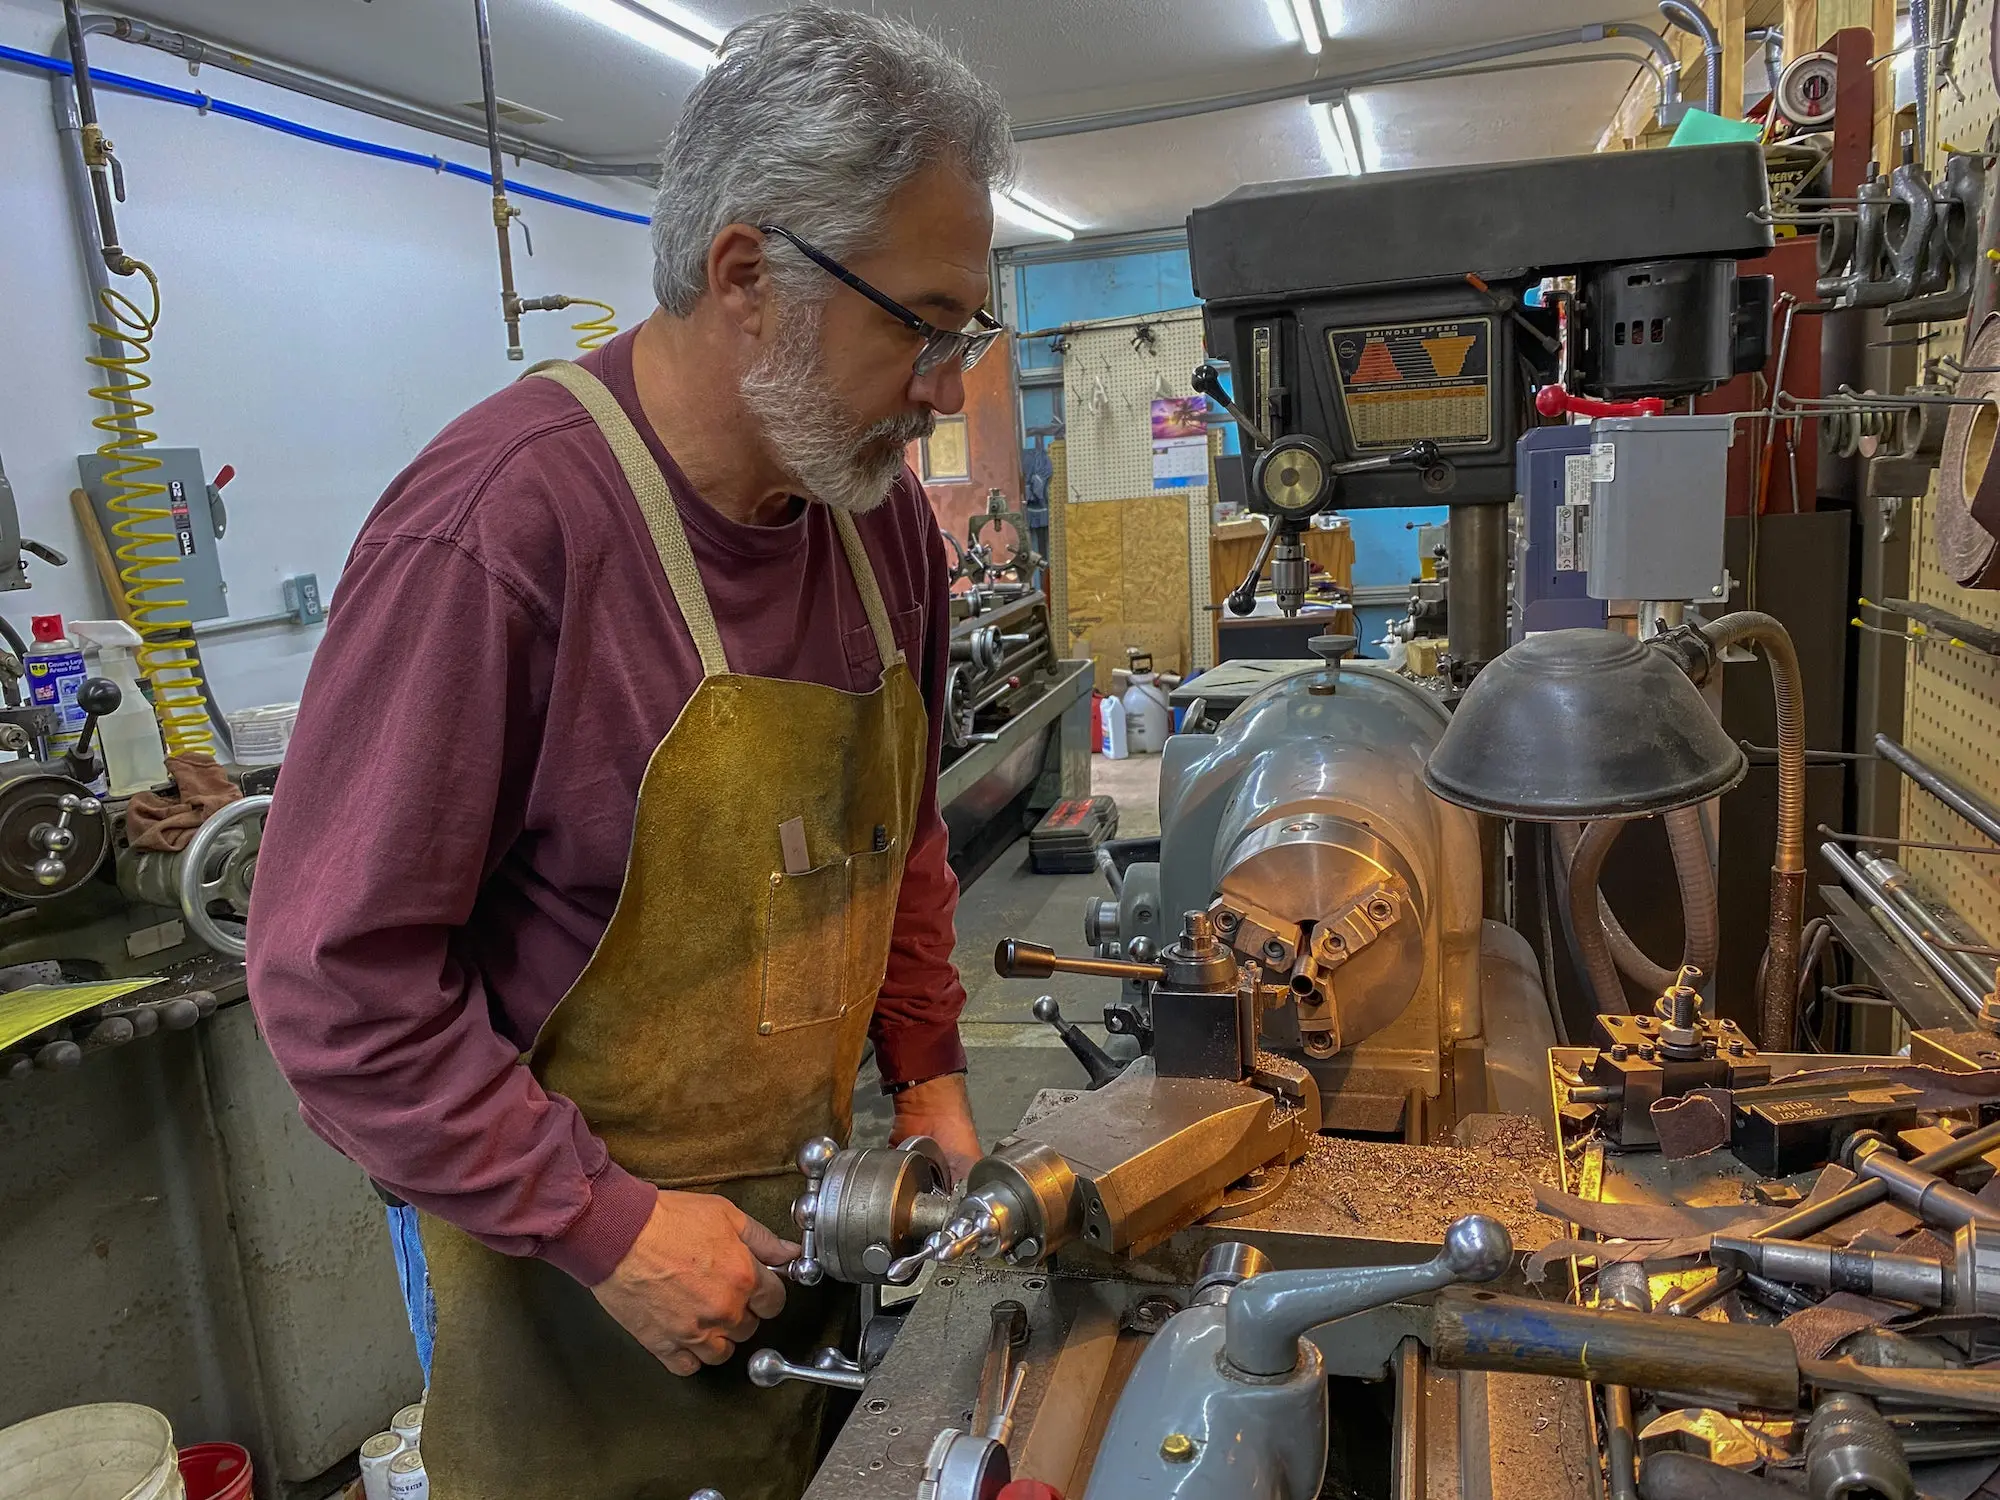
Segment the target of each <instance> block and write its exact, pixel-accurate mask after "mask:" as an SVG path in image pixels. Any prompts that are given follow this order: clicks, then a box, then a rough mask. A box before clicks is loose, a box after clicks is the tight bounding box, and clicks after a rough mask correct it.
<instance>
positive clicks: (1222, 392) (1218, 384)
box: [1188, 360, 1271, 448]
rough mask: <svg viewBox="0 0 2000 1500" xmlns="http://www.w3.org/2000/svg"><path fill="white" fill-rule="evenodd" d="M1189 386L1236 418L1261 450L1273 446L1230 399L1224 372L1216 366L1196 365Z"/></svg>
mask: <svg viewBox="0 0 2000 1500" xmlns="http://www.w3.org/2000/svg"><path fill="white" fill-rule="evenodd" d="M1188 384H1190V385H1192V386H1193V387H1194V388H1195V392H1196V393H1197V394H1198V395H1203V396H1206V397H1208V399H1209V400H1211V401H1213V402H1214V403H1215V404H1216V405H1217V406H1219V407H1221V408H1222V409H1223V410H1224V411H1226V412H1228V413H1229V415H1230V416H1232V417H1234V418H1235V419H1236V425H1237V426H1238V427H1239V428H1241V429H1242V430H1243V431H1244V433H1246V434H1247V435H1248V436H1249V438H1250V440H1251V441H1252V442H1253V443H1255V444H1256V445H1257V446H1258V447H1259V448H1268V447H1270V446H1271V439H1270V437H1269V435H1268V434H1267V433H1265V431H1264V429H1263V428H1261V427H1259V426H1258V425H1257V423H1256V422H1254V421H1252V420H1251V418H1250V414H1249V413H1248V412H1246V411H1244V410H1243V408H1242V407H1240V406H1238V405H1237V404H1236V403H1235V402H1234V401H1232V400H1230V399H1229V387H1228V386H1226V385H1224V384H1223V383H1222V372H1221V371H1220V370H1218V369H1216V368H1215V366H1214V365H1212V364H1210V363H1209V362H1208V361H1207V360H1203V361H1202V362H1201V363H1200V364H1198V365H1196V366H1195V367H1194V374H1193V375H1191V376H1190V377H1189V378H1188Z"/></svg>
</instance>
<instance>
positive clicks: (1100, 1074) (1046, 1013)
mask: <svg viewBox="0 0 2000 1500" xmlns="http://www.w3.org/2000/svg"><path fill="white" fill-rule="evenodd" d="M1035 1019H1036V1020H1037V1021H1040V1022H1042V1023H1043V1024H1044V1025H1048V1026H1053V1027H1055V1029H1056V1035H1057V1036H1059V1037H1061V1038H1062V1041H1063V1045H1064V1046H1065V1047H1067V1048H1069V1050H1070V1055H1071V1056H1072V1057H1074V1058H1075V1059H1076V1060H1077V1061H1078V1062H1080V1063H1082V1064H1083V1070H1084V1072H1086V1073H1088V1074H1089V1075H1090V1086H1091V1087H1092V1088H1094V1089H1100V1088H1103V1087H1104V1085H1105V1084H1107V1083H1109V1082H1111V1080H1112V1079H1114V1078H1116V1077H1117V1076H1118V1075H1119V1074H1120V1073H1122V1072H1124V1071H1125V1069H1124V1066H1123V1065H1122V1064H1121V1063H1119V1062H1118V1061H1117V1059H1115V1058H1113V1057H1112V1056H1111V1055H1110V1054H1109V1053H1107V1052H1106V1051H1105V1050H1104V1049H1103V1048H1102V1047H1100V1046H1098V1045H1097V1043H1095V1042H1093V1041H1092V1040H1091V1039H1090V1038H1089V1037H1087V1036H1085V1035H1084V1034H1083V1033H1082V1032H1081V1031H1079V1030H1077V1028H1076V1027H1075V1026H1074V1025H1073V1024H1071V1023H1070V1022H1068V1021H1065V1020H1064V1019H1063V1013H1062V1007H1061V1006H1059V1005H1057V1004H1056V997H1055V996H1054V995H1044V996H1042V997H1041V999H1039V1000H1037V1001H1036V1002H1035Z"/></svg>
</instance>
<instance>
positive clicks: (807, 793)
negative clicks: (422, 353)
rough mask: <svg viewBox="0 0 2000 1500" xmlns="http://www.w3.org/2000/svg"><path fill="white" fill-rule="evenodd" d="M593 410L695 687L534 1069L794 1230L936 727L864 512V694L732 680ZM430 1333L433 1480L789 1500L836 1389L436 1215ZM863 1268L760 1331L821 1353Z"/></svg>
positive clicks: (650, 779)
mask: <svg viewBox="0 0 2000 1500" xmlns="http://www.w3.org/2000/svg"><path fill="white" fill-rule="evenodd" d="M531 373H532V374H537V375H542V376H545V377H546V378H549V379H552V380H555V381H557V382H558V383H560V384H561V385H563V386H564V387H565V388H566V389H568V390H569V391H570V392H571V394H573V395H574V396H576V398H577V399H578V400H579V401H581V402H582V403H583V405H584V406H585V407H586V408H588V410H589V411H590V414H591V416H592V417H594V418H595V419H596V421H597V425H598V427H599V428H600V429H601V430H602V431H603V433H604V436H605V437H606V439H607V440H608V441H609V442H610V445H611V450H612V452H613V453H614V454H615V455H616V456H617V459H618V462H619V464H620V466H621V467H622V468H623V470H624V472H625V477H626V480H627V481H628V482H629V483H630V484H631V487H632V491H633V494H634V496H635V497H636V499H637V500H638V503H639V508H640V510H641V511H642V512H643V513H644V515H645V518H646V523H647V526H648V528H649V529H650V530H651V532H652V535H653V541H654V543H655V545H656V546H657V547H658V549H659V554H660V561H661V564H662V565H663V567H664V568H665V570H666V575H667V580H668V582H669V583H670V584H671V585H672V588H673V594H674V598H675V600H676V602H677V603H678V604H679V606H680V611H681V615H682V617H683V618H684V619H685V620H686V622H687V626H688V630H689V632H690V634H691V635H692V636H693V638H694V643H695V646H696V648H697V649H698V650H699V652H700V654H701V661H702V672H703V675H702V680H701V684H700V686H698V687H697V688H696V689H695V691H694V694H693V695H692V696H691V697H690V698H689V699H688V701H687V705H686V707H684V708H683V709H682V710H681V713H680V716H679V718H677V719H676V720H675V722H674V724H673V727H672V728H671V729H670V730H668V732H667V737H666V738H665V739H663V740H662V741H661V742H660V744H659V747H658V748H657V749H656V750H654V752H653V756H652V759H651V761H650V762H649V763H648V765H647V767H646V774H645V778H644V780H643V781H642V782H641V783H640V786H639V802H638V809H637V814H636V817H635V819H634V824H633V831H632V848H631V853H630V856H629V858H628V860H627V862H626V867H625V882H624V885H623V887H622V888H621V890H620V891H619V895H618V906H617V910H616V911H615V912H614V913H613V915H612V918H611V922H610V925H609V926H608V927H606V929H605V931H604V936H603V938H602V939H601V940H600V941H599V943H598V945H597V949H596V951H595V952H594V953H593V954H592V955H591V957H590V961H589V963H588V964H587V965H585V967H584V970H583V973H582V974H581V975H580V976H579V977H578V978H577V981H576V983H575V984H574V985H572V986H571V987H570V990H569V992H568V993H567V994H566V995H564V996H563V998H562V1001H561V1002H560V1003H559V1004H558V1005H557V1007H556V1009H555V1011H554V1012H553V1013H552V1014H551V1015H550V1017H549V1019H548V1021H547V1022H546V1024H544V1025H543V1027H542V1029H541V1033H540V1035H539V1036H537V1037H536V1039H535V1044H534V1047H533V1049H532V1051H531V1052H530V1053H529V1055H528V1058H527V1061H528V1064H529V1066H530V1067H532V1068H533V1070H534V1073H535V1076H536V1077H537V1078H538V1079H539V1080H540V1081H541V1083H542V1085H543V1086H544V1087H545V1088H546V1089H548V1090H549V1091H550V1092H551V1093H556V1094H561V1095H564V1096H565V1097H567V1098H569V1099H571V1100H573V1101H574V1102H575V1103H576V1105H577V1107H578V1108H579V1109H580V1110H582V1112H583V1117H584V1119H585V1120H587V1121H588V1122H589V1124H590V1126H591V1128H592V1129H593V1130H595V1131H596V1132H597V1133H598V1134H599V1135H600V1136H601V1137H602V1138H603V1140H604V1142H605V1144H606V1145H607V1146H608V1147H609V1149H610V1152H611V1157H612V1159H613V1160H614V1161H616V1162H617V1163H619V1165H621V1166H623V1167H624V1168H625V1169H626V1170H627V1171H630V1172H632V1173H634V1174H635V1175H637V1176H639V1177H641V1178H644V1179H646V1180H647V1181H649V1182H652V1183H654V1184H656V1185H657V1186H659V1187H662V1188H680V1189H691V1190H697V1191H703V1192H716V1193H720V1194H722V1195H723V1196H725V1197H727V1198H728V1199H730V1200H731V1201H732V1202H734V1203H736V1204H737V1205H738V1206H739V1207H740V1208H742V1210H743V1211H744V1212H745V1213H746V1214H748V1215H750V1216H751V1217H752V1218H755V1219H759V1220H761V1221H762V1222H763V1223H765V1224H766V1225H768V1226H769V1227H770V1228H772V1229H774V1230H776V1231H777V1232H778V1233H779V1234H781V1235H783V1236H785V1237H786V1238H793V1237H795V1235H796V1230H794V1228H793V1227H792V1223H791V1214H790V1207H791V1199H792V1197H793V1195H794V1194H795V1193H797V1192H798V1191H799V1190H800V1188H801V1185H802V1179H800V1177H799V1176H798V1174H797V1172H796V1169H795V1168H794V1165H793V1157H794V1155H795V1153H796V1152H797V1150H798V1148H799V1146H800V1144H801V1143H802V1142H804V1141H805V1140H807V1139H808V1138H810V1137H812V1136H816V1135H830V1136H833V1137H834V1138H836V1139H837V1140H840V1141H842V1142H845V1141H846V1139H847V1136H848V1132H849V1129H850V1127H851V1125H852V1123H853V1098H852V1096H853V1090H854V1080H855V1074H856V1072H857V1071H858V1069H859V1067H860V1061H861V1052H862V1048H863V1045H864V1043H865V1041H866V1038H867V1033H868V1022H869V1017H870V1015H871V1013H872V1012H873V1009H874V1004H875V996H876V991H877V989H878V988H879V987H880V985H881V982H882V976H883V973H884V970H885V968H886V966H887V963H888V955H889V938H890V929H891V927H892V925H893V923H894V919H895V912H896V898H897V892H898V890H899V888H900V886H901V883H902V874H903V858H904V855H905V853H906V851H907V850H908V848H909V843H910V835H911V832H912V829H913V826H914V824H915V821H916V811H917V801H918V795H919V792H920V790H921V787H922V782H923V775H924V762H925V751H926V748H927V724H926V719H925V712H924V702H923V697H922V694H921V693H920V692H919V691H918V688H917V685H916V682H915V680H914V679H913V678H912V677H911V675H910V669H909V667H908V665H907V664H906V663H905V661H904V660H903V656H902V653H901V652H899V651H898V650H897V649H896V643H895V640H894V637H893V636H892V635H891V633H890V628H889V617H888V612H887V610H886V609H885V608H884V607H883V603H882V594H881V590H880V589H879V588H878V587H877V585H876V580H875V574H874V571H873V569H872V568H871V567H870V565H869V561H868V554H867V552H866V550H865V549H864V548H863V546H862V543H861V538H860V535H859V533H858V532H857V531H856V529H855V526H854V522H853V520H852V519H851V518H850V517H849V516H847V515H846V514H844V513H842V512H839V511H836V512H834V514H833V520H834V524H835V526H836V528H837V529H838V532H839V536H840V540H841V543H842V546H843V548H844V550H845V551H846V553H847V560H848V564H849V566H850V567H851V569H852V570H853V576H854V582H855V586H856V589H857V590H858V591H859V593H860V595H861V600H862V603H863V605H864V606H865V608H866V611H867V615H868V623H869V625H870V626H871V627H872V630H873V635H874V639H875V644H876V647H877V649H878V652H879V654H880V657H881V661H882V676H881V681H880V683H879V684H878V685H877V686H876V688H875V689H874V690H873V691H872V692H869V693H866V694H855V693H847V692H842V691H839V690H838V689H835V688H830V687H825V686H822V685H819V684H816V683H808V682H787V681H781V680H778V679H775V678H766V677H747V676H742V675H740V674H737V673H734V672H731V671H730V670H729V666H728V663H727V661H726V660H725V659H724V656H723V650H722V642H721V638H720V636H719V635H718V634H717V632H716V627H715V619H714V616H713V614H712V613H711V611H710V609H709V602H708V596H707V594H706V592H705V591H704V590H703V588H702V584H701V578H700V574H699V572H698V571H697V569H696V566H695V562H694V556H693V554H692V552H691V551H690V550H689V548H688V542H687V536H686V533H685V532H684V531H683V530H682V527H681V521H680V516H679V513H678V512H677V511H676V510H675V508H674V502H673V497H672V495H671V493H670V492H669V490H668V488H667V482H666V479H665V477H664V476H663V475H662V474H661V472H660V469H659V466H658V465H657V464H656V463H655V462H654V461H653V458H652V456H651V454H650V453H649V452H648V450H647V448H646V445H645V442H644V441H643V439H641V437H640V436H639V433H638V431H637V430H636V429H635V428H634V427H633V425H632V423H631V421H630V420H629V419H628V418H627V417H626V415H625V413H624V411H623V409H622V408H621V407H620V406H619V405H618V403H617V401H616V399H615V398H614V397H613V396H612V395H611V393H610V392H609V391H608V390H606V389H605V387H604V386H603V385H602V384H601V383H600V382H599V381H598V380H597V379H596V378H595V377H594V376H592V375H590V374H588V373H587V372H585V371H583V370H581V369H579V368H578V367H576V366H575V365H572V364H568V363H566V362H557V363H555V364H553V365H551V366H548V367H544V368H541V369H537V370H535V371H532V372H531ZM424 1246H425V1250H426V1252H427V1254H428V1256H429V1260H430V1274H431V1281H432V1285H433V1288H434V1290H435V1293H436V1298H437V1345H436V1350H435V1353H434V1356H433V1364H432V1370H431V1387H430V1393H429V1400H428V1404H427V1405H426V1407H425V1411H424V1461H425V1467H426V1468H427V1469H428V1471H429V1474H430V1484H431V1495H432V1496H433V1497H434V1500H517V1497H518V1500H568V1497H578V1500H584V1497H588V1500H687V1496H689V1495H690V1494H691V1493H693V1491H695V1490H696V1489H699V1488H702V1487H704V1486H711V1487H714V1488H716V1489H719V1490H721V1491H722V1493H723V1494H724V1495H725V1496H726V1497H727V1500H793V1497H796V1496H797V1495H799V1494H800V1493H801V1492H802V1491H803V1490H804V1488H805V1485H806V1482H807V1480H808V1479H809V1478H810V1477H811V1474H812V1471H813V1466H814V1464H815V1463H816V1462H817V1459H818V1455H819V1444H818V1434H819V1424H820V1417H821V1413H822V1411H823V1409H824V1406H825V1401H826V1394H827V1393H826V1391H825V1390H824V1389H822V1388H820V1387H817V1386H810V1385H804V1384H801V1383H799V1382H796V1381H791V1382H786V1383H785V1384H783V1385H780V1386H778V1387H776V1388H775V1389H772V1390H759V1389H757V1388H756V1387H754V1386H752V1385H751V1384H750V1383H749V1380H748V1377H747V1376H746V1374H745V1371H744V1366H745V1363H746V1360H747V1358H748V1353H749V1352H750V1351H749V1350H747V1349H746V1350H741V1351H739V1352H738V1353H737V1355H736V1356H735V1357H734V1358H733V1359H731V1360H730V1361H729V1362H728V1363H727V1364H724V1365H720V1366H716V1367H714V1368H704V1369H703V1370H702V1371H701V1372H700V1373H699V1374H698V1375H695V1376H693V1377H691V1378H684V1377H680V1376H676V1375H672V1374H669V1373H668V1372H667V1370H666V1368H665V1367H664V1366H663V1365H661V1364H660V1363H659V1361H658V1360H656V1359H655V1358H654V1357H653V1356H652V1355H651V1354H650V1353H648V1352H647V1351H646V1349H645V1348H644V1347H643V1346H641V1345H640V1344H639V1342H638V1341H637V1340H636V1339H634V1338H633V1337H632V1336H631V1335H630V1334H628V1333H627V1332H626V1331H625V1330H624V1329H623V1328H622V1327H620V1326H619V1325H618V1324H617V1323H616V1322H615V1321H614V1320H613V1319H612V1318H611V1316H610V1315H609V1314H608V1313H606V1312H605V1311H604V1310H603V1309H602V1308H601V1307H600V1306H599V1305H598V1302H597V1299H596V1298H595V1297H594V1296H592V1295H591V1292H590V1290H589V1288H587V1287H584V1286H581V1285H579V1284H578V1283H577V1282H576V1281H575V1280H573V1279H572V1278H571V1277H570V1276H568V1275H567V1274H565V1273H564V1272H562V1271H560V1270H558V1269H556V1268H555V1267H554V1266H551V1265H549V1264H548V1263H546V1262H544V1261H539V1260H531V1259H517V1258H514V1257H511V1256H506V1255H501V1254H499V1253H497V1252H495V1251H492V1250H489V1249H487V1248H486V1247H485V1246H483V1245H481V1244H480V1243H479V1242H478V1241H476V1240H474V1239H472V1238H471V1237H470V1236H469V1235H466V1234H465V1233H463V1232H462V1231H460V1230H457V1229H454V1228H453V1227H451V1226H450V1225H448V1224H446V1223H444V1222H443V1221H442V1220H439V1219H436V1218H432V1217H428V1216H427V1217H426V1218H425V1220H424ZM856 1306H857V1303H856V1299H855V1298H854V1293H853V1289H852V1288H843V1287H835V1286H833V1285H830V1284H829V1285H826V1286H822V1287H818V1288H805V1287H798V1286H787V1288H786V1306H785V1310H784V1312H783V1313H782V1314H780V1316H779V1317H778V1318H776V1319H774V1320H772V1321H771V1322H768V1323H766V1324H764V1325H763V1326H762V1327H761V1328H759V1330H758V1333H757V1335H756V1337H755V1339H754V1340H753V1342H752V1345H751V1348H753V1349H754V1348H761V1347H765V1346H767V1345H769V1346H774V1347H777V1348H779V1349H781V1350H783V1352H784V1353H785V1354H786V1355H787V1356H788V1357H790V1358H792V1359H807V1358H809V1356H810V1352H811V1350H812V1348H813V1347H814V1346H815V1345H816V1344H819V1343H825V1342H831V1341H833V1340H835V1339H836V1338H837V1336H838V1335H839V1333H840V1332H841V1330H842V1327H843V1326H844V1325H845V1324H846V1323H847V1322H848V1321H849V1320H850V1318H851V1317H852V1315H853V1312H854V1310H855V1308H856Z"/></svg>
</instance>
